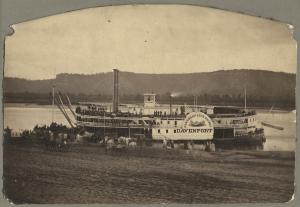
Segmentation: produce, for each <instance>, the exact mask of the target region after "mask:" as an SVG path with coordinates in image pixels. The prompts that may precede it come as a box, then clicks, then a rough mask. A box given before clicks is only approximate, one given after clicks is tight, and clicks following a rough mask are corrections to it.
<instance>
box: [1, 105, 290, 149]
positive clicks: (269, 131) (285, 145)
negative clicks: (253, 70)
mask: <svg viewBox="0 0 300 207" xmlns="http://www.w3.org/2000/svg"><path fill="white" fill-rule="evenodd" d="M52 111H53V112H52ZM52 114H53V117H54V121H55V122H57V123H62V124H64V125H68V122H67V121H66V119H65V118H64V116H63V115H62V114H61V112H60V111H59V110H58V109H57V108H54V109H52V107H51V106H37V105H27V106H25V105H9V106H5V108H4V127H6V126H9V127H10V128H12V129H14V130H24V129H32V128H33V127H34V126H35V125H36V124H47V125H49V124H51V122H52ZM69 115H70V117H72V114H71V113H69ZM257 119H258V121H259V123H260V122H261V121H263V122H266V123H269V124H272V125H277V126H281V127H284V130H282V131H281V130H276V129H273V128H268V127H264V129H265V134H266V138H267V142H266V143H265V150H294V149H295V138H296V121H295V120H296V114H295V113H293V112H280V111H279V112H272V113H269V112H268V111H258V117H257Z"/></svg>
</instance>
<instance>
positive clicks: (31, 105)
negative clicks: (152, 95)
mask: <svg viewBox="0 0 300 207" xmlns="http://www.w3.org/2000/svg"><path fill="white" fill-rule="evenodd" d="M95 103H96V102H95ZM97 103H101V102H97ZM105 103H106V102H105ZM124 104H126V103H124ZM137 104H138V103H137ZM77 105H79V103H73V106H77ZM166 105H167V104H166ZM174 105H176V104H174ZM179 105H180V104H179ZM203 106H217V105H203ZM3 107H4V108H10V107H23V108H38V107H49V108H50V107H52V105H51V104H49V103H47V104H43V103H15V102H9V103H8V102H6V103H5V102H4V103H3ZM55 107H56V106H55ZM228 107H239V108H243V107H242V106H228ZM248 109H250V110H257V111H263V112H268V113H272V112H276V113H288V112H294V111H296V109H293V108H274V109H272V111H271V112H270V108H269V107H248Z"/></svg>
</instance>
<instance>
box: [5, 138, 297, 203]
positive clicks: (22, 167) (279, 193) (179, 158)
mask: <svg viewBox="0 0 300 207" xmlns="http://www.w3.org/2000/svg"><path fill="white" fill-rule="evenodd" d="M3 149H4V159H3V161H4V168H3V170H4V180H3V181H4V192H5V194H6V196H7V197H8V198H9V199H11V200H12V202H14V203H138V204H142V203H253V202H262V203H266V202H268V203H269V202H272V203H274V202H275V203H277V202H287V201H289V200H290V199H291V197H292V195H293V191H294V162H295V157H294V156H295V155H294V152H271V151H269V152H264V151H220V152H204V151H193V152H191V151H185V150H179V151H178V150H171V151H165V150H162V149H156V148H144V149H143V150H139V149H137V150H131V151H127V152H126V153H125V152H123V154H117V155H113V154H106V153H105V150H104V149H103V148H101V147H100V146H99V145H97V144H80V145H78V144H77V145H73V146H72V148H71V151H70V152H68V153H59V152H49V151H46V150H45V149H44V148H43V147H42V146H39V145H36V146H32V145H27V146H26V145H18V144H14V145H5V146H4V148H3Z"/></svg>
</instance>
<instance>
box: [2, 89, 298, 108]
mask: <svg viewBox="0 0 300 207" xmlns="http://www.w3.org/2000/svg"><path fill="white" fill-rule="evenodd" d="M67 95H68V96H69V98H70V100H71V102H72V103H73V104H77V103H79V102H111V101H112V95H111V94H96V95H90V94H83V93H79V94H67ZM3 98H4V103H35V104H52V94H51V93H30V92H24V93H11V92H6V93H4V97H3ZM246 99H247V106H249V107H272V106H273V107H277V108H288V109H294V108H295V96H288V95H285V96H271V95H270V96H259V95H257V96H254V95H247V97H246ZM119 100H120V103H143V101H144V97H143V94H136V95H127V94H120V96H119ZM156 100H157V102H158V103H161V104H169V103H170V101H172V104H188V105H193V104H194V103H195V101H196V100H197V101H196V102H197V104H198V105H224V106H226V105H230V106H244V102H245V97H244V95H243V94H207V93H204V94H196V95H195V94H184V95H180V96H176V97H172V98H170V93H165V94H158V95H157V97H156Z"/></svg>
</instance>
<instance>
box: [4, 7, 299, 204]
mask: <svg viewBox="0 0 300 207" xmlns="http://www.w3.org/2000/svg"><path fill="white" fill-rule="evenodd" d="M12 28H13V29H14V33H13V34H12V35H11V36H7V37H6V39H5V57H4V58H5V65H4V78H3V105H4V109H3V111H4V130H3V131H4V135H3V137H4V139H3V194H4V197H5V198H6V199H7V200H8V201H9V202H11V203H14V204H57V203H59V204H82V203H84V204H95V203H96V204H162V203H164V204H165V203H167V204H169V203H180V204H183V203H184V204H208V203H214V204H220V203H284V202H289V201H290V200H291V199H293V195H294V180H295V147H296V145H295V140H296V106H295V87H296V68H297V43H296V41H295V40H294V39H293V29H294V28H293V26H292V25H290V24H287V23H283V22H279V21H275V20H272V19H265V18H260V17H255V16H248V15H245V14H239V13H234V12H229V11H223V10H219V9H213V8H206V7H199V6H188V5H124V6H107V7H96V8H90V9H83V10H77V11H72V12H67V13H62V14H57V15H54V16H48V17H43V18H40V19H36V20H31V21H27V22H22V23H18V24H15V25H12Z"/></svg>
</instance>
